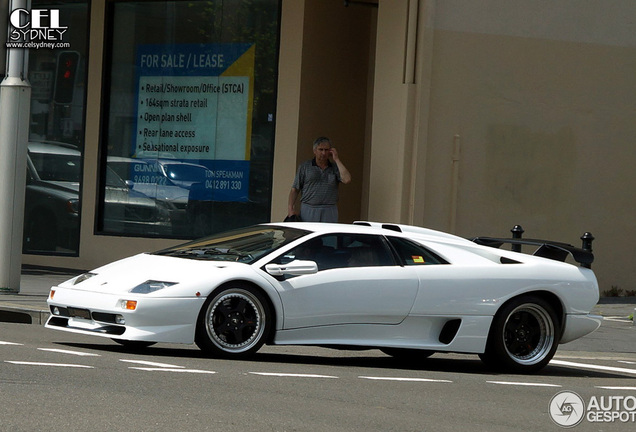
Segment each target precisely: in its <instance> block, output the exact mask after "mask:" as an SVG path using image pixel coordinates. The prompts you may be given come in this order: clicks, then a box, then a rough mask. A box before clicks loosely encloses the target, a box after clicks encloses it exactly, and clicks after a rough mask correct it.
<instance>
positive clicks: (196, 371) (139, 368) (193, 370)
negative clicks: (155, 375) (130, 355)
mask: <svg viewBox="0 0 636 432" xmlns="http://www.w3.org/2000/svg"><path fill="white" fill-rule="evenodd" d="M128 369H135V370H141V371H147V372H180V373H196V374H215V373H216V372H214V371H204V370H200V369H174V368H165V367H159V368H142V367H130V368H128Z"/></svg>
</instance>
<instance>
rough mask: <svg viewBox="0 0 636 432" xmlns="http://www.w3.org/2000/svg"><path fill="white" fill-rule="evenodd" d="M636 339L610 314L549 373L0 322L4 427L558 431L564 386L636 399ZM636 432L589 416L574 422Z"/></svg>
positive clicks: (587, 396)
mask: <svg viewBox="0 0 636 432" xmlns="http://www.w3.org/2000/svg"><path fill="white" fill-rule="evenodd" d="M635 337H636V328H634V326H633V325H632V324H631V323H630V322H627V321H625V320H621V319H620V318H619V319H616V320H606V321H605V322H604V324H603V326H602V327H601V329H599V330H598V331H597V332H596V333H593V334H592V335H589V336H587V337H585V338H582V339H580V340H578V341H575V342H572V343H570V344H566V345H562V346H561V347H560V349H559V351H558V352H557V355H556V357H555V359H554V360H553V362H552V363H551V364H550V365H549V366H548V367H546V368H545V369H544V370H543V371H541V372H540V373H539V374H536V375H509V374H500V373H497V372H493V371H491V370H488V369H486V368H485V367H484V366H483V365H482V363H481V362H480V361H479V359H478V357H477V356H471V355H459V354H435V355H434V356H432V357H431V358H429V359H428V360H426V361H424V362H422V363H420V364H404V363H400V362H399V361H396V360H394V359H393V358H391V357H388V356H386V355H384V354H382V353H381V352H380V351H378V350H369V351H336V350H331V349H326V348H316V347H264V348H263V349H261V351H259V353H258V354H257V355H256V357H254V358H253V359H252V360H250V361H226V360H219V359H211V358H206V357H205V356H204V355H202V353H201V352H200V351H199V350H198V349H197V348H196V347H194V346H182V345H171V344H158V345H155V346H153V347H150V348H147V349H145V350H143V351H130V350H127V349H125V348H124V347H121V346H119V345H117V344H115V343H114V342H111V341H110V340H109V339H102V338H96V337H89V336H83V335H76V334H70V333H65V332H58V331H54V330H47V329H44V328H43V327H42V326H39V325H25V324H10V323H0V430H2V431H5V430H6V431H33V430H54V431H64V430H91V431H109V432H112V431H173V430H188V431H190V430H204V431H207V430H209V431H259V432H260V431H320V432H323V431H324V432H330V431H364V432H368V431H513V430H514V431H523V430H528V431H559V430H564V429H563V428H561V427H560V426H558V425H557V424H556V423H554V421H553V420H552V419H551V416H550V414H549V408H550V404H551V400H552V398H553V397H555V395H557V394H559V393H560V392H562V391H572V392H576V393H577V394H578V395H580V397H581V398H582V399H583V400H584V401H586V403H587V402H588V401H591V400H592V398H594V399H595V400H601V399H603V398H604V399H603V400H605V401H607V400H615V401H616V400H628V401H630V402H631V399H625V398H633V399H634V401H635V402H636V398H635V396H636V344H635V343H634V338H635ZM612 398H613V399H612ZM628 408H630V407H628ZM634 411H636V407H634ZM634 426H636V420H634V421H632V420H631V419H630V420H629V421H627V422H621V421H620V420H618V421H614V422H612V423H608V422H602V423H601V422H597V421H589V420H588V419H587V418H584V419H583V420H582V422H581V423H580V424H579V425H578V426H576V428H575V429H574V430H576V431H588V430H589V431H608V430H620V431H625V430H633V428H634Z"/></svg>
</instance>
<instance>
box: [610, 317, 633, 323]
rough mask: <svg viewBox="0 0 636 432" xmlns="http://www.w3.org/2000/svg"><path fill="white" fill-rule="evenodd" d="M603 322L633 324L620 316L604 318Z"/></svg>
mask: <svg viewBox="0 0 636 432" xmlns="http://www.w3.org/2000/svg"><path fill="white" fill-rule="evenodd" d="M603 321H615V322H625V323H632V322H633V321H632V320H630V319H629V318H626V317H620V316H612V317H603Z"/></svg>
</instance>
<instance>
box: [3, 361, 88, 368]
mask: <svg viewBox="0 0 636 432" xmlns="http://www.w3.org/2000/svg"><path fill="white" fill-rule="evenodd" d="M5 363H11V364H15V365H26V366H53V367H69V368H84V369H95V368H94V367H93V366H86V365H78V364H68V363H41V362H25V361H10V360H5Z"/></svg>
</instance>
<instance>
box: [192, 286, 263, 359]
mask: <svg viewBox="0 0 636 432" xmlns="http://www.w3.org/2000/svg"><path fill="white" fill-rule="evenodd" d="M270 328H271V319H270V307H269V304H268V303H267V300H266V299H265V297H264V296H263V294H261V292H260V291H258V290H257V289H255V288H254V287H252V286H249V285H245V284H234V285H229V286H224V287H220V288H218V289H217V290H215V291H214V292H213V293H212V294H211V295H210V297H209V298H208V300H207V301H206V303H205V305H204V306H203V309H202V311H201V314H200V315H199V319H198V321H197V330H196V338H195V342H196V344H197V346H198V347H199V348H201V349H202V350H203V351H206V352H209V353H211V354H213V355H215V356H221V357H227V358H241V357H246V356H249V355H250V354H253V353H255V352H256V351H258V349H259V348H260V347H261V346H262V345H263V343H264V342H265V339H266V338H267V335H268V334H269V329H270Z"/></svg>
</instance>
